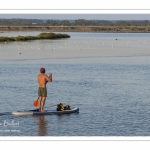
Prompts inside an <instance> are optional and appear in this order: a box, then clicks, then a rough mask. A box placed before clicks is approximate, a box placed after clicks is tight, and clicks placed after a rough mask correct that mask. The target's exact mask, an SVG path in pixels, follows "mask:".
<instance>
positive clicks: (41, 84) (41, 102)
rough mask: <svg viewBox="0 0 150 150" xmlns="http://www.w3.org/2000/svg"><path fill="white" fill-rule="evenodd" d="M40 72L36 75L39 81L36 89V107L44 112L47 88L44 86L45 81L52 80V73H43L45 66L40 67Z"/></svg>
mask: <svg viewBox="0 0 150 150" xmlns="http://www.w3.org/2000/svg"><path fill="white" fill-rule="evenodd" d="M40 73H41V74H39V75H38V83H39V89H38V96H39V99H38V108H39V111H41V112H45V110H44V104H45V100H46V97H47V88H46V83H47V82H52V73H50V76H49V77H48V76H47V75H46V74H45V68H41V69H40Z"/></svg>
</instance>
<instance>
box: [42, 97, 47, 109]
mask: <svg viewBox="0 0 150 150" xmlns="http://www.w3.org/2000/svg"><path fill="white" fill-rule="evenodd" d="M45 100H46V97H42V100H41V111H44V105H45Z"/></svg>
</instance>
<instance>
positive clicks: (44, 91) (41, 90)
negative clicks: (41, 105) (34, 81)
mask: <svg viewBox="0 0 150 150" xmlns="http://www.w3.org/2000/svg"><path fill="white" fill-rule="evenodd" d="M38 96H42V97H47V88H43V87H39V89H38Z"/></svg>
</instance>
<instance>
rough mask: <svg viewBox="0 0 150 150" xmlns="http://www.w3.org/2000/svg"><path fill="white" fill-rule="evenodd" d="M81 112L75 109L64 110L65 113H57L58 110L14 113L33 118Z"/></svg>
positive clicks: (14, 113)
mask: <svg viewBox="0 0 150 150" xmlns="http://www.w3.org/2000/svg"><path fill="white" fill-rule="evenodd" d="M76 112H79V108H77V107H74V108H73V109H71V110H63V111H57V110H46V112H39V111H37V110H27V111H16V112H12V114H13V115H15V116H31V115H53V114H71V113H76Z"/></svg>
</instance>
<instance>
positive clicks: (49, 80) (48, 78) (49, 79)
mask: <svg viewBox="0 0 150 150" xmlns="http://www.w3.org/2000/svg"><path fill="white" fill-rule="evenodd" d="M47 81H48V82H52V73H50V75H49V77H48V76H47Z"/></svg>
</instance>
